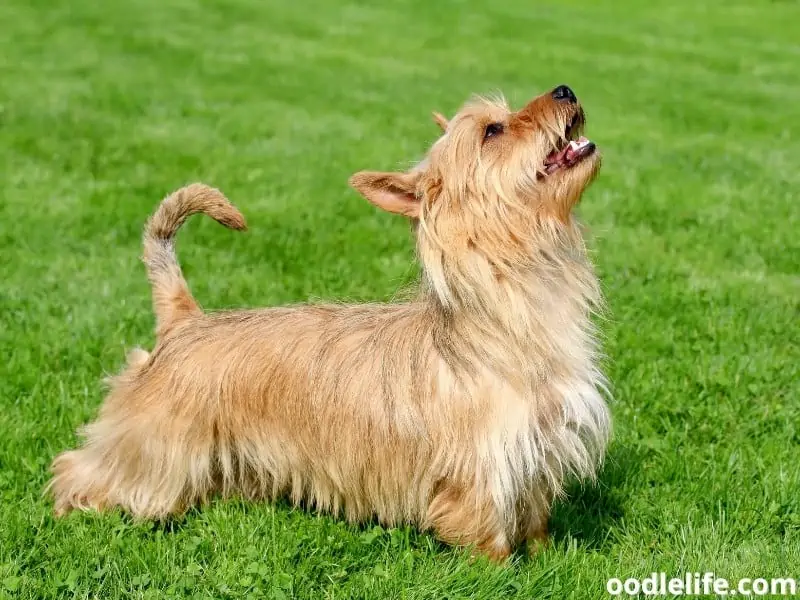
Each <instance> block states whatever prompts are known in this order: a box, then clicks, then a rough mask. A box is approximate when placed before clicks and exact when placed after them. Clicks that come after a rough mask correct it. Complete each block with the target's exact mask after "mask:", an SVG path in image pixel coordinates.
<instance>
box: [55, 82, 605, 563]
mask: <svg viewBox="0 0 800 600" xmlns="http://www.w3.org/2000/svg"><path fill="white" fill-rule="evenodd" d="M558 89H561V88H558ZM558 89H557V90H556V92H557V91H558ZM556 92H553V93H547V94H544V95H542V96H540V97H538V98H536V99H534V100H533V101H531V102H530V103H529V104H528V105H527V106H525V107H524V108H523V109H522V110H520V111H516V112H513V111H511V110H510V109H509V108H508V107H507V106H506V104H505V103H504V102H502V101H490V100H485V99H477V100H474V101H472V102H470V103H469V104H467V105H466V106H465V107H464V108H463V109H462V110H461V111H460V112H459V113H458V114H457V115H456V116H455V117H454V118H453V119H452V120H451V121H449V122H448V121H446V120H445V119H444V118H443V117H441V116H440V115H437V122H438V123H439V124H440V126H441V127H442V128H443V134H442V136H441V137H440V138H439V139H438V140H437V141H436V142H435V144H434V145H433V146H432V148H431V149H430V151H429V153H428V155H427V156H426V158H425V159H424V160H423V161H422V162H420V163H419V164H418V165H417V166H416V167H414V168H413V169H412V170H411V171H409V172H406V173H377V172H361V173H357V174H356V175H354V176H353V177H352V178H351V181H350V182H351V185H352V186H353V187H354V188H355V189H356V190H358V191H359V192H360V193H361V194H363V195H364V196H365V197H366V198H367V199H368V200H370V201H371V202H372V203H374V204H376V205H377V206H380V207H381V208H384V209H386V210H389V211H391V212H395V213H398V214H402V215H405V216H407V217H409V218H410V219H411V222H412V225H413V228H414V230H415V233H416V243H417V253H418V256H419V259H420V261H421V264H422V273H423V274H422V281H421V285H420V289H419V292H418V295H417V297H416V298H415V299H414V300H413V301H411V302H408V303H402V304H401V303H398V304H358V305H341V304H327V305H325V304H320V305H305V306H291V307H284V308H266V309H261V310H233V311H226V312H210V313H206V312H203V311H202V310H201V309H200V307H199V306H198V304H197V303H196V302H195V300H194V299H193V298H192V296H191V294H190V292H189V289H188V287H187V285H186V282H185V280H184V279H183V276H182V274H181V269H180V267H179V265H178V262H177V260H176V257H175V252H174V238H175V234H176V232H177V230H178V228H179V227H180V226H181V225H182V224H183V222H184V221H185V220H186V218H187V217H188V216H189V215H191V214H194V213H205V214H206V215H208V216H210V217H212V218H213V219H216V220H217V221H218V222H220V223H222V224H223V225H225V226H227V227H230V228H233V229H244V228H245V222H244V218H243V217H242V215H241V214H240V213H239V212H238V210H237V209H236V208H234V206H233V205H231V204H230V203H229V202H228V201H227V200H226V198H225V197H224V196H223V195H222V194H221V193H220V192H219V191H217V190H215V189H212V188H210V187H207V186H204V185H201V184H194V185H190V186H188V187H186V188H183V189H180V190H178V191H177V192H175V193H174V194H172V195H171V196H169V197H168V198H166V199H165V200H164V201H163V202H162V204H161V205H160V207H159V208H158V210H157V211H156V213H155V214H154V215H153V217H152V218H151V219H150V221H149V222H148V224H147V227H146V230H145V236H144V261H145V264H146V265H147V271H148V276H149V279H150V281H151V283H152V286H153V299H154V308H155V315H156V320H157V342H156V345H155V347H154V348H153V350H152V352H150V353H148V352H146V351H144V350H135V351H133V352H132V353H131V355H130V356H129V360H128V364H127V366H126V367H125V369H124V370H123V371H122V372H121V373H120V374H119V375H118V376H116V377H113V378H112V379H111V382H110V384H111V385H110V388H111V389H110V392H109V394H108V397H107V398H106V400H105V402H104V403H103V405H102V407H101V409H100V414H99V416H98V418H97V419H96V420H95V421H94V422H93V423H91V424H89V425H87V426H86V427H85V428H84V429H83V430H82V437H83V440H84V442H83V444H82V446H81V447H80V448H79V449H76V450H72V451H69V452H64V453H63V454H61V455H59V456H58V457H57V458H56V459H55V461H54V462H53V473H54V477H53V480H52V482H51V483H50V490H51V492H52V494H53V495H54V497H55V510H56V513H57V514H63V513H66V512H68V511H69V510H71V509H75V508H77V509H83V510H86V509H94V510H104V509H108V508H111V507H114V506H119V507H122V508H123V509H124V510H126V511H128V512H130V513H131V514H133V515H135V516H137V517H145V518H154V519H162V518H165V517H169V516H171V515H176V514H180V513H182V512H183V511H185V510H186V509H187V508H188V507H189V506H191V505H194V504H197V503H201V502H203V501H205V500H207V499H208V498H209V497H211V496H212V495H215V494H222V495H229V494H239V495H243V496H245V497H247V498H253V499H260V498H274V497H276V496H283V495H288V496H289V497H290V498H291V499H292V500H294V501H295V502H298V503H299V502H301V501H304V502H306V503H308V504H311V505H313V506H316V507H317V508H318V509H320V510H325V511H330V512H333V513H335V514H343V515H344V516H345V517H346V518H347V519H348V520H351V521H360V520H365V519H369V518H371V517H373V516H377V518H378V519H379V520H380V521H381V522H383V523H387V524H395V523H401V522H410V523H414V524H417V525H418V526H420V527H421V528H425V529H432V530H433V531H434V533H435V534H436V535H437V536H438V537H439V538H440V539H442V540H444V541H445V542H448V543H452V544H462V545H473V546H474V547H475V548H476V549H477V550H478V551H480V552H483V553H485V554H487V555H489V556H490V557H491V558H494V559H503V558H504V557H506V556H507V555H508V554H509V552H510V551H511V549H512V547H513V546H514V545H515V544H517V543H518V542H521V541H529V542H534V543H538V542H541V541H543V540H544V539H545V538H546V536H547V519H548V516H549V512H550V505H551V503H552V501H553V499H554V497H556V496H558V495H559V494H561V493H562V492H563V487H564V482H565V480H566V479H567V478H568V477H569V476H577V477H591V476H592V475H593V473H594V472H595V469H596V467H597V464H598V461H599V460H600V459H601V458H602V455H603V451H604V447H605V444H606V441H607V437H608V434H609V428H610V422H609V414H608V410H607V407H606V403H605V402H604V400H603V397H602V394H601V392H602V390H603V389H604V379H603V376H602V374H601V373H600V371H599V370H598V349H597V338H596V335H595V330H594V327H593V324H592V320H591V314H592V312H593V310H594V309H596V308H597V307H599V306H600V304H601V295H600V290H599V285H598V281H597V278H596V276H595V274H594V272H593V269H592V266H591V264H590V262H589V260H588V259H587V255H586V251H585V248H584V243H583V239H582V236H581V231H580V229H579V226H578V224H577V223H576V222H575V220H574V218H573V216H572V214H571V211H572V208H573V206H574V205H575V204H576V203H577V202H578V200H579V199H580V196H581V194H582V193H583V191H584V189H585V188H586V187H587V185H588V184H589V183H590V182H591V181H592V179H593V178H594V176H595V174H596V173H597V170H598V168H599V164H600V163H599V155H598V153H597V152H595V151H594V146H593V145H592V144H588V145H587V143H588V140H585V138H580V139H581V140H585V141H581V144H582V145H583V147H582V149H581V150H580V152H573V151H572V148H573V146H570V148H571V150H570V151H569V152H567V144H568V142H569V140H570V139H572V140H574V139H576V138H577V135H578V134H579V133H580V130H581V129H582V126H583V121H584V117H583V110H582V109H581V107H580V105H579V104H578V103H577V101H575V100H574V96H570V97H569V98H566V99H565V98H564V97H563V94H562V95H559V94H558V93H556ZM570 94H571V92H570ZM575 147H577V146H575Z"/></svg>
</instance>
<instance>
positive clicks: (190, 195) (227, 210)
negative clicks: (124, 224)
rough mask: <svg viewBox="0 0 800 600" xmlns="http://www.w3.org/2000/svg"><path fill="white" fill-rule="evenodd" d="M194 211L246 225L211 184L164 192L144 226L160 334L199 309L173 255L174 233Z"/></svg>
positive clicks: (233, 225) (234, 225) (223, 221)
mask: <svg viewBox="0 0 800 600" xmlns="http://www.w3.org/2000/svg"><path fill="white" fill-rule="evenodd" d="M195 213H205V214H207V215H208V216H209V217H211V218H212V219H214V220H215V221H217V222H218V223H221V224H223V225H225V227H230V228H231V229H237V230H244V229H246V228H247V225H246V224H245V221H244V217H243V216H242V214H241V213H240V212H239V211H238V210H237V209H236V207H235V206H233V204H231V203H230V202H229V201H228V199H227V198H226V197H225V196H224V195H223V194H222V192H220V191H219V190H216V189H214V188H212V187H209V186H207V185H203V184H201V183H193V184H191V185H188V186H186V187H184V188H181V189H179V190H178V191H176V192H174V193H172V194H171V195H169V196H167V197H166V198H165V199H164V201H163V202H161V205H160V206H159V207H158V210H156V212H155V214H154V215H153V216H152V217H150V220H148V221H147V225H145V228H144V257H143V260H144V263H145V265H146V266H147V277H148V279H149V280H150V283H151V285H152V286H153V309H154V310H155V313H156V332H157V334H158V335H159V336H161V334H163V333H165V332H166V331H167V330H169V329H170V328H171V327H172V326H173V325H175V324H176V323H178V322H179V321H180V320H182V319H183V318H185V317H187V316H190V315H197V314H200V312H201V310H200V307H199V306H198V304H197V302H195V299H194V298H193V297H192V294H191V292H190V291H189V287H188V286H187V285H186V280H185V279H184V278H183V273H181V268H180V265H178V259H177V257H176V256H175V242H174V240H175V234H176V233H177V231H178V229H179V228H180V226H181V225H183V223H184V221H186V219H187V218H188V217H189V216H190V215H193V214H195Z"/></svg>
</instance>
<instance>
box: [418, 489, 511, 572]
mask: <svg viewBox="0 0 800 600" xmlns="http://www.w3.org/2000/svg"><path fill="white" fill-rule="evenodd" d="M426 523H427V525H428V526H429V527H430V528H431V529H433V531H434V532H435V534H436V536H437V537H438V538H439V539H440V540H442V541H443V542H446V543H448V544H452V545H457V546H473V547H474V548H475V550H477V551H478V552H480V553H482V554H485V555H486V556H487V557H489V558H490V559H491V560H493V561H496V562H501V561H503V560H505V559H506V558H507V557H508V556H509V554H511V545H510V543H509V539H508V533H507V527H506V523H505V522H504V521H503V519H502V516H501V514H500V512H499V510H498V509H497V507H496V505H495V503H494V501H493V500H492V498H491V496H489V495H488V494H487V493H486V492H484V493H483V494H481V493H479V492H478V491H477V490H475V489H474V488H467V487H464V486H460V485H457V484H454V483H450V482H442V483H440V484H439V486H438V489H437V491H436V493H435V495H434V497H433V500H432V501H431V503H430V505H429V506H428V514H427V518H426Z"/></svg>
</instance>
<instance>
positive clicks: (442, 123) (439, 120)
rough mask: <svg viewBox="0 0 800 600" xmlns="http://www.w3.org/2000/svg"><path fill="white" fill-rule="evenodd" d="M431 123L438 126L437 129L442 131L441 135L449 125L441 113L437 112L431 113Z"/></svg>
mask: <svg viewBox="0 0 800 600" xmlns="http://www.w3.org/2000/svg"><path fill="white" fill-rule="evenodd" d="M433 122H434V123H436V124H437V125H438V126H439V129H441V130H442V133H444V132H445V131H447V126H448V125H449V124H450V123H449V122H448V121H447V118H446V117H445V116H444V115H443V114H442V113H438V112H434V113H433Z"/></svg>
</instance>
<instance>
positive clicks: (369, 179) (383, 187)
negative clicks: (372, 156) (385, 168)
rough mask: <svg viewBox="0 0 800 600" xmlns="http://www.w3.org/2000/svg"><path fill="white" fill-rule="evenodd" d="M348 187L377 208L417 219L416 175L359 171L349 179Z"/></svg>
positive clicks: (418, 207)
mask: <svg viewBox="0 0 800 600" xmlns="http://www.w3.org/2000/svg"><path fill="white" fill-rule="evenodd" d="M350 186H351V187H352V188H353V189H355V190H356V191H357V192H358V193H360V194H361V195H362V196H364V198H366V199H367V200H369V201H370V202H372V203H373V204H374V205H375V206H377V207H378V208H382V209H383V210H385V211H388V212H390V213H395V214H398V215H405V216H406V217H413V218H418V217H419V210H420V201H419V199H418V198H417V194H416V188H417V175H416V174H413V173H380V172H377V171H360V172H359V173H356V174H355V175H353V176H352V177H351V178H350Z"/></svg>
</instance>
